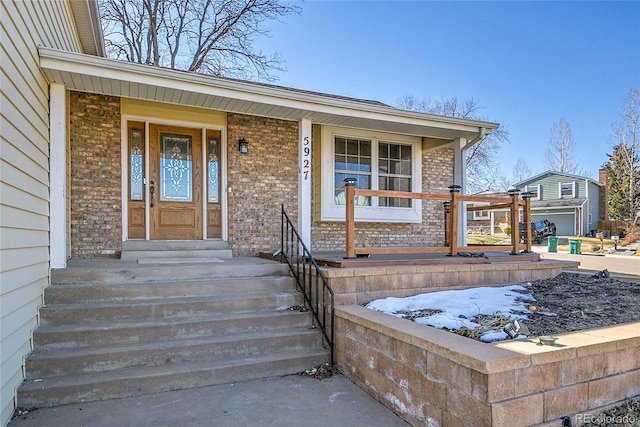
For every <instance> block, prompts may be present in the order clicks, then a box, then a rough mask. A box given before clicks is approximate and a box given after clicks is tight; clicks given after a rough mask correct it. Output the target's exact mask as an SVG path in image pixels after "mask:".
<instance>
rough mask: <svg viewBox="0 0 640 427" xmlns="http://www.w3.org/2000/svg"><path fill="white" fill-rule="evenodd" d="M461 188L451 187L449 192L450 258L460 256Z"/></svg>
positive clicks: (457, 186)
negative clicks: (459, 199) (459, 216)
mask: <svg viewBox="0 0 640 427" xmlns="http://www.w3.org/2000/svg"><path fill="white" fill-rule="evenodd" d="M461 188H462V187H460V186H459V185H450V186H449V192H450V193H451V208H450V209H451V212H450V214H449V216H450V221H451V223H450V226H449V244H450V245H451V247H450V249H449V256H456V255H458V210H459V203H460V202H459V201H458V196H459V195H460V189H461Z"/></svg>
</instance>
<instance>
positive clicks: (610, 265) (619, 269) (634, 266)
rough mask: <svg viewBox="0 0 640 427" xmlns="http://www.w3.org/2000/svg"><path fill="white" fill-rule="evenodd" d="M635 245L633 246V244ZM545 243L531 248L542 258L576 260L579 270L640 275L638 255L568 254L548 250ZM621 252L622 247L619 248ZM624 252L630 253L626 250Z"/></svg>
mask: <svg viewBox="0 0 640 427" xmlns="http://www.w3.org/2000/svg"><path fill="white" fill-rule="evenodd" d="M634 247H635V246H634ZM547 249H548V248H547V245H546V244H544V245H534V246H533V247H532V250H533V251H534V252H537V253H539V254H540V257H541V258H543V259H558V260H563V261H578V262H579V263H580V267H579V271H580V270H582V271H585V272H597V271H602V270H605V269H607V270H609V272H610V273H617V274H619V275H623V276H624V275H632V276H640V256H633V255H618V254H591V253H589V254H570V253H567V252H548V250H547ZM620 251H621V252H623V251H622V249H621V250H620ZM625 253H627V254H628V253H630V251H626V252H625Z"/></svg>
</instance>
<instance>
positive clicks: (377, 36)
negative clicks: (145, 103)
mask: <svg viewBox="0 0 640 427" xmlns="http://www.w3.org/2000/svg"><path fill="white" fill-rule="evenodd" d="M269 28H270V30H271V37H270V38H268V39H264V40H259V41H258V43H257V44H256V47H258V48H260V49H263V50H264V51H265V53H269V52H274V51H277V52H279V53H280V54H281V55H282V57H283V59H284V60H285V61H286V64H285V67H286V71H284V72H282V73H277V77H278V81H277V82H276V83H277V84H280V85H284V86H290V87H297V88H302V89H307V90H314V91H319V92H326V93H332V94H338V95H345V96H352V97H358V98H366V99H374V100H377V101H381V102H384V103H387V104H389V105H393V106H395V105H396V104H397V102H398V99H399V98H400V97H401V96H402V95H405V94H411V95H414V96H416V97H418V98H431V99H441V98H451V97H454V96H456V97H458V99H459V100H461V101H462V100H465V99H468V98H472V97H473V98H476V99H478V100H479V101H480V103H481V105H483V106H484V107H485V108H484V109H483V110H482V112H481V115H482V116H483V118H484V119H487V120H490V121H496V122H498V123H501V124H503V125H505V126H507V127H508V129H509V131H510V133H511V135H510V140H511V142H510V143H508V144H505V145H504V146H503V147H502V148H501V150H500V158H501V162H502V169H503V172H504V174H505V176H506V177H507V178H511V176H512V168H513V165H514V164H515V162H516V161H517V159H518V158H519V157H523V158H524V159H525V160H526V162H527V165H528V166H529V168H530V169H531V171H532V173H533V174H537V173H541V172H543V171H544V170H545V167H544V152H545V149H546V147H547V142H548V141H549V137H550V134H551V127H552V125H553V124H554V123H556V122H558V121H559V120H560V118H561V117H563V116H564V117H566V118H567V120H568V121H569V123H570V125H571V129H572V133H573V139H574V143H575V145H576V157H577V160H578V162H579V163H580V166H582V168H583V169H584V171H585V173H586V174H587V175H588V176H592V177H594V178H597V173H598V169H599V167H600V166H601V165H602V164H603V163H604V162H605V161H606V160H607V156H606V153H610V152H611V148H612V145H611V144H610V143H609V138H610V136H611V134H612V131H611V124H612V123H613V122H615V121H618V120H619V115H620V111H621V105H622V100H623V98H625V97H626V96H628V94H629V91H630V89H631V88H632V87H640V1H633V2H618V1H608V2H591V1H568V2H538V1H536V2H521V1H513V2H503V1H495V2H485V1H472V2H460V1H447V2H433V1H411V2H405V1H307V2H305V3H303V4H302V13H301V15H300V16H291V17H287V18H286V20H285V22H284V23H271V24H269Z"/></svg>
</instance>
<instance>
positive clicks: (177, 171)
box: [160, 133, 193, 202]
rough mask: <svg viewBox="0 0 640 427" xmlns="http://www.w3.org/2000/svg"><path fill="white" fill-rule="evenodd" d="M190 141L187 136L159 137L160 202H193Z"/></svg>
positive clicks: (167, 135) (162, 135)
mask: <svg viewBox="0 0 640 427" xmlns="http://www.w3.org/2000/svg"><path fill="white" fill-rule="evenodd" d="M192 177H193V158H192V141H191V137H190V136H188V135H174V134H166V133H163V134H161V135H160V200H162V201H172V202H191V201H192V200H193V178H192Z"/></svg>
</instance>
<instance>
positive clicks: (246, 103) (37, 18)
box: [0, 0, 498, 424]
mask: <svg viewBox="0 0 640 427" xmlns="http://www.w3.org/2000/svg"><path fill="white" fill-rule="evenodd" d="M1 7H2V23H3V26H4V27H5V28H4V31H5V33H4V34H5V36H3V38H2V58H3V59H2V86H1V89H2V102H1V107H0V108H1V115H2V121H3V122H2V126H1V130H0V132H1V137H2V140H1V141H2V152H1V154H2V181H1V186H2V187H1V192H0V194H1V196H0V197H1V200H0V217H1V218H2V220H1V223H0V227H1V228H0V232H1V233H2V239H1V247H0V257H1V260H2V262H1V266H0V268H1V270H0V275H1V276H0V277H1V278H2V288H1V291H0V306H1V307H2V312H1V321H2V337H1V342H0V345H1V347H2V353H1V358H2V360H1V366H0V373H1V377H2V390H1V401H0V403H1V407H2V418H1V419H0V422H2V424H4V423H6V422H7V421H8V419H9V417H10V416H11V413H12V411H13V407H14V404H15V402H14V398H15V390H16V388H17V387H18V385H19V384H20V382H21V381H22V372H23V370H22V365H23V358H24V357H25V356H26V355H27V354H28V353H29V351H30V350H31V348H30V345H31V344H30V338H31V333H32V331H33V330H34V329H35V327H36V326H37V312H38V307H39V306H40V305H41V304H42V298H43V289H44V288H45V287H46V286H47V285H48V284H49V282H50V276H49V270H50V268H53V269H55V268H64V267H65V266H66V265H67V261H68V259H69V258H71V257H97V256H118V255H119V253H120V251H121V249H122V242H123V241H126V240H131V239H140V240H166V239H171V240H176V239H184V240H201V239H219V240H222V241H226V242H228V244H229V246H230V248H231V249H232V250H233V253H234V254H235V255H255V254H258V253H259V252H262V251H272V250H274V249H276V248H278V247H279V245H280V206H281V204H284V206H285V209H286V210H287V212H288V213H289V214H290V215H291V216H292V217H293V218H297V223H298V230H299V232H300V234H301V236H302V238H303V239H304V240H305V242H306V243H307V244H308V246H310V247H311V249H312V250H313V251H317V250H338V249H344V245H345V243H344V242H345V232H344V223H343V221H344V215H345V213H344V205H343V204H342V197H341V196H340V193H341V191H343V190H342V189H341V188H340V187H339V184H340V183H341V182H342V181H343V180H344V178H345V177H355V178H356V179H357V181H358V186H359V187H366V188H373V189H387V190H399V191H407V190H408V191H416V192H429V193H436V192H438V193H443V194H448V192H449V190H448V188H447V187H448V186H449V185H452V184H454V183H455V184H462V185H464V179H463V177H464V172H465V171H464V151H465V150H466V149H467V148H469V147H470V146H472V145H473V144H475V143H476V142H478V141H479V140H481V139H482V138H483V137H484V136H485V135H487V134H488V133H490V132H492V131H493V130H494V129H496V128H497V127H498V125H497V124H495V123H488V122H482V121H473V120H463V119H455V118H447V117H442V116H435V115H429V114H423V113H417V112H411V111H403V110H398V109H395V108H392V107H389V106H387V105H384V104H381V103H379V102H375V101H367V100H361V99H353V98H347V97H342V96H334V95H329V94H321V93H314V92H308V91H304V90H297V89H291V88H285V87H280V86H275V85H267V84H260V83H252V82H246V81H239V80H233V79H224V78H214V77H211V76H203V75H198V74H194V73H187V72H181V71H173V70H168V69H161V68H157V67H152V66H147V65H141V64H134V63H126V62H121V61H115V60H110V59H106V58H104V57H103V54H104V52H103V45H102V39H101V32H100V27H99V22H98V14H97V7H96V3H95V2H94V1H92V0H75V1H68V2H65V1H57V2H23V1H3V2H2V5H1ZM463 192H464V190H463ZM356 219H357V220H358V221H359V222H366V223H367V224H366V227H363V228H365V229H366V232H367V235H366V238H367V240H368V241H369V243H370V244H371V245H380V246H382V245H386V246H389V245H390V246H394V245H395V246H427V245H433V246H438V245H442V241H443V228H444V227H443V207H442V204H441V203H439V202H431V201H424V202H420V201H412V202H407V201H406V200H401V199H392V198H391V199H382V198H381V199H379V200H378V199H377V198H367V199H363V200H360V201H359V203H358V206H357V208H356Z"/></svg>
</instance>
